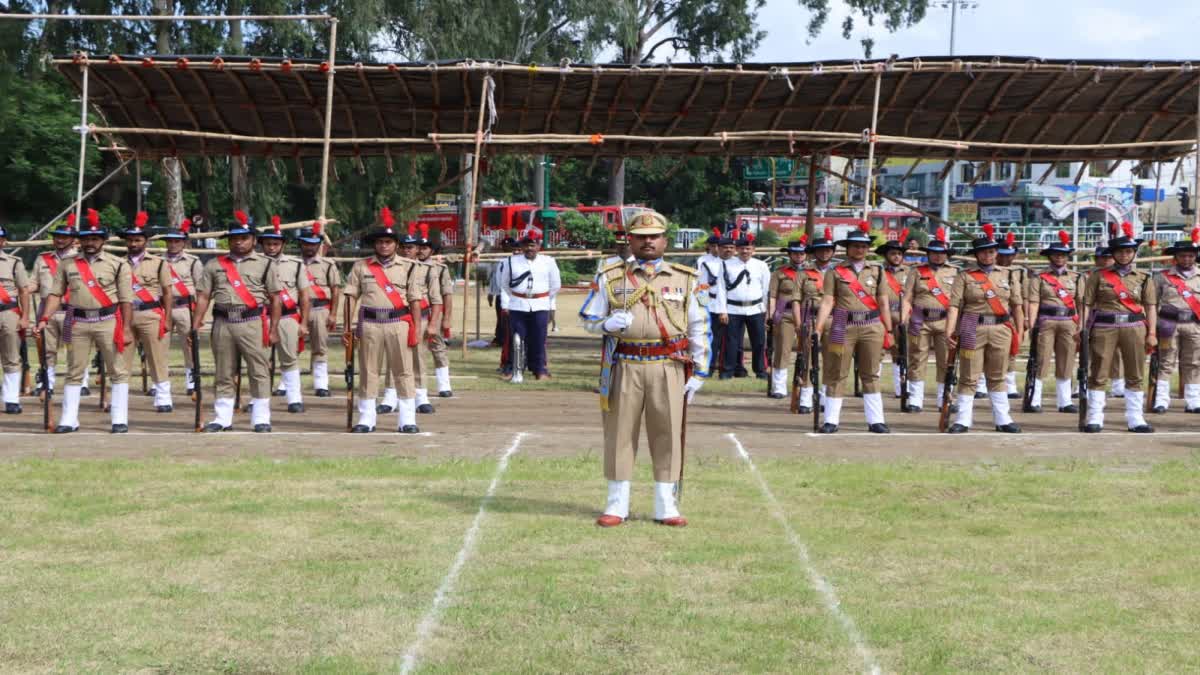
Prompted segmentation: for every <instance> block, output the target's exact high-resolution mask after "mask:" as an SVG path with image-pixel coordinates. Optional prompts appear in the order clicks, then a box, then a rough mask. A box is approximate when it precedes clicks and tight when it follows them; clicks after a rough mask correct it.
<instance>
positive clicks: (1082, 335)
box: [1075, 322, 1092, 431]
mask: <svg viewBox="0 0 1200 675" xmlns="http://www.w3.org/2000/svg"><path fill="white" fill-rule="evenodd" d="M1091 358H1092V343H1091V331H1090V330H1088V326H1087V323H1085V322H1080V325H1079V368H1078V369H1077V370H1076V371H1075V377H1076V378H1078V379H1079V430H1080V431H1083V428H1084V427H1086V426H1087V415H1088V396H1087V395H1088V388H1087V387H1088V384H1087V383H1088V370H1089V369H1090V366H1091Z"/></svg>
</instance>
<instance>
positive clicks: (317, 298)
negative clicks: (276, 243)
mask: <svg viewBox="0 0 1200 675" xmlns="http://www.w3.org/2000/svg"><path fill="white" fill-rule="evenodd" d="M321 229H322V226H321V221H319V220H318V221H314V222H313V224H312V227H311V228H309V229H306V230H301V231H300V234H299V236H297V237H296V241H299V242H300V255H301V256H302V257H303V260H304V276H305V277H307V279H308V291H309V295H308V351H309V354H310V355H311V356H312V374H313V389H315V390H316V392H315V393H316V396H317V398H329V396H330V393H329V334H330V333H332V332H333V330H334V329H335V328H337V317H338V315H337V307H338V300H339V298H340V297H341V295H342V273H341V271H339V270H338V267H337V264H336V263H334V262H333V261H332V260H330V259H328V258H326V257H324V256H322V255H321V245H322V242H323V241H324V238H323V237H322V236H321Z"/></svg>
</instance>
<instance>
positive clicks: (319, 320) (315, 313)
mask: <svg viewBox="0 0 1200 675" xmlns="http://www.w3.org/2000/svg"><path fill="white" fill-rule="evenodd" d="M328 320H329V308H328V307H313V308H312V309H310V310H309V312H308V339H307V340H305V341H304V342H305V348H306V349H308V353H309V355H310V356H311V357H312V362H313V363H325V362H328V361H329V329H328V328H326V327H325V322H326V321H328Z"/></svg>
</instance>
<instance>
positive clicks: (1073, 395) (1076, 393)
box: [1071, 391, 1079, 398]
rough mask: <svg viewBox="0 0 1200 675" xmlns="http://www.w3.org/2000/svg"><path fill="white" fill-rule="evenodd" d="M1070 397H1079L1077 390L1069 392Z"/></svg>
mask: <svg viewBox="0 0 1200 675" xmlns="http://www.w3.org/2000/svg"><path fill="white" fill-rule="evenodd" d="M1071 398H1079V392H1077V391H1076V392H1072V393H1071Z"/></svg>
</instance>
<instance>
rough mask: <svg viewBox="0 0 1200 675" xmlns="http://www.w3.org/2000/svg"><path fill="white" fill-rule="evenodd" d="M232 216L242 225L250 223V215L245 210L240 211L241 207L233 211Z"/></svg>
mask: <svg viewBox="0 0 1200 675" xmlns="http://www.w3.org/2000/svg"><path fill="white" fill-rule="evenodd" d="M233 217H234V218H237V221H238V222H239V223H241V224H242V226H243V227H244V226H246V225H249V224H250V216H247V215H246V212H245V211H242V210H241V209H239V210H237V211H234V212H233Z"/></svg>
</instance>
